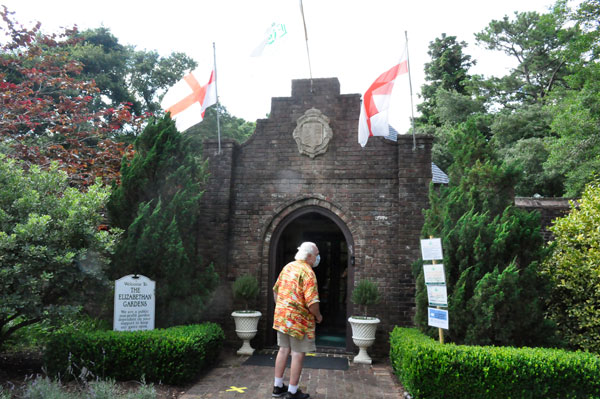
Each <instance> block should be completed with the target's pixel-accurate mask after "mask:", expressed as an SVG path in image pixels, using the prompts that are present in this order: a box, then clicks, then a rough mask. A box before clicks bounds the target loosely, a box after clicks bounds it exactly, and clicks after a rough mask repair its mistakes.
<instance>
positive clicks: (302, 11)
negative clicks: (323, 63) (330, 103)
mask: <svg viewBox="0 0 600 399" xmlns="http://www.w3.org/2000/svg"><path fill="white" fill-rule="evenodd" d="M300 13H301V14H302V23H303V24H304V38H305V41H306V56H307V57H308V73H309V74H310V92H311V93H312V88H313V77H312V67H311V66H310V52H309V51H308V31H307V30H306V20H305V19H304V7H302V0H300Z"/></svg>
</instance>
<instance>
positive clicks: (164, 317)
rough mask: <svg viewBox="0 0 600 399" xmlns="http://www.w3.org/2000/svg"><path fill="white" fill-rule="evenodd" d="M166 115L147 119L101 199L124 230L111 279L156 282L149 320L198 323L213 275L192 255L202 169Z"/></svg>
mask: <svg viewBox="0 0 600 399" xmlns="http://www.w3.org/2000/svg"><path fill="white" fill-rule="evenodd" d="M187 141H188V140H187V139H184V137H183V136H182V135H181V133H179V132H178V131H177V129H176V128H175V123H174V122H173V121H172V120H171V118H170V117H169V116H168V115H167V116H165V117H164V118H162V119H161V120H158V121H154V122H153V123H150V124H148V126H147V127H146V128H145V129H144V131H143V133H142V134H141V135H140V136H139V137H138V138H137V139H136V141H135V144H134V145H135V149H136V154H135V156H134V158H133V159H132V160H131V161H130V162H123V165H122V167H121V174H122V183H121V185H120V186H119V187H116V188H115V189H114V190H113V194H112V195H111V199H110V201H109V203H108V210H109V216H110V220H111V222H112V224H113V225H116V226H119V227H121V228H123V229H125V230H126V232H125V234H124V238H123V240H122V241H121V242H120V243H119V245H118V246H117V249H116V252H115V257H114V259H113V268H112V271H113V278H119V277H122V276H124V275H127V274H131V273H138V274H143V275H145V276H147V277H149V278H151V279H153V280H155V281H156V324H157V326H163V327H164V326H169V325H175V324H182V323H191V322H197V321H199V316H200V313H201V312H202V310H203V308H204V305H205V302H206V300H207V298H208V296H209V295H210V293H211V291H212V289H213V288H214V287H215V286H216V284H217V280H218V277H217V275H216V273H215V272H214V270H213V267H212V265H209V266H204V265H202V261H201V259H200V257H199V255H198V253H197V248H196V236H197V234H196V232H197V227H198V226H197V220H198V216H199V200H200V198H201V196H202V185H203V182H204V180H205V177H206V171H205V169H204V166H203V165H202V164H199V163H198V162H197V161H196V159H195V157H194V154H193V153H191V151H190V148H191V147H190V146H189V145H188V142H187Z"/></svg>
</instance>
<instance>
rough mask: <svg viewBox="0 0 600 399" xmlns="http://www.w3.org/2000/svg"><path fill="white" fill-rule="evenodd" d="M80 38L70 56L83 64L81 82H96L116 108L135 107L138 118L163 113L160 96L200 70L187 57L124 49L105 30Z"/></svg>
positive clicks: (130, 47)
mask: <svg viewBox="0 0 600 399" xmlns="http://www.w3.org/2000/svg"><path fill="white" fill-rule="evenodd" d="M78 36H79V37H81V38H83V40H82V41H81V42H79V43H77V44H75V45H73V46H72V48H71V49H70V51H69V53H70V55H71V57H73V58H74V59H76V60H78V61H80V62H81V63H82V64H83V70H82V73H81V79H86V80H91V79H93V80H94V81H95V82H96V85H97V86H98V88H99V89H100V91H101V93H102V94H104V95H105V96H106V98H108V99H109V101H110V102H111V103H112V105H113V106H115V105H117V104H120V103H124V102H125V103H130V104H132V105H131V107H132V111H133V112H134V113H135V114H136V115H142V114H143V113H145V112H157V111H159V110H160V109H161V107H160V103H159V98H158V97H159V94H160V93H161V92H165V91H166V90H167V89H168V88H169V87H171V86H173V85H174V84H175V83H176V82H177V81H179V80H180V79H181V78H182V77H183V75H184V73H185V72H186V71H187V70H190V69H193V68H195V67H196V66H197V63H196V62H195V61H194V60H193V59H191V58H190V57H188V56H186V55H185V54H183V53H172V54H171V55H169V56H168V57H161V56H160V55H159V54H158V52H156V51H147V50H136V49H135V47H134V46H124V45H122V44H120V43H119V40H118V39H117V38H116V37H115V36H114V35H113V34H112V33H111V32H110V30H109V29H108V28H105V27H101V28H97V29H89V30H86V31H83V32H81V33H80V34H79V35H78ZM97 102H98V103H97V104H96V105H97V106H101V105H102V103H101V102H100V100H99V99H98V101H97Z"/></svg>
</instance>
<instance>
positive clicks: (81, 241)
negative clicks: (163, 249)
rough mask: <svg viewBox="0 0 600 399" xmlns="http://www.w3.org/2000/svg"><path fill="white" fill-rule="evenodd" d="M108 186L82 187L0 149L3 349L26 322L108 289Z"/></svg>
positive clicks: (59, 313) (112, 238)
mask: <svg viewBox="0 0 600 399" xmlns="http://www.w3.org/2000/svg"><path fill="white" fill-rule="evenodd" d="M109 194H110V190H109V189H108V188H106V187H102V186H101V185H100V184H94V185H92V186H90V187H88V190H87V192H85V193H84V192H80V191H79V190H77V189H76V188H73V187H70V186H69V181H68V179H67V175H66V173H64V172H60V171H59V170H58V165H57V164H53V165H51V166H50V168H49V170H42V169H41V168H40V167H38V166H35V165H32V166H31V167H29V168H28V169H27V170H25V165H24V164H22V163H19V162H16V161H14V160H11V159H8V158H7V157H6V156H4V155H2V154H0V304H1V306H0V347H2V344H3V343H4V342H5V341H6V339H8V338H9V337H10V336H11V335H12V334H13V333H14V332H15V331H18V330H19V329H20V328H23V327H26V326H28V325H31V324H34V323H37V322H40V321H42V320H48V319H50V318H52V317H58V318H63V317H64V316H65V314H66V313H68V312H71V311H72V310H73V308H74V307H77V306H80V305H82V304H85V303H89V302H93V301H94V300H95V299H96V294H101V293H103V292H105V290H107V289H108V287H109V281H108V280H107V279H106V276H105V275H104V272H105V269H106V266H107V264H108V255H109V254H110V253H111V252H112V250H113V246H114V244H115V242H116V240H117V238H118V234H116V233H115V232H114V231H106V230H105V229H104V228H103V227H101V226H102V225H101V223H102V210H103V209H104V206H105V204H106V201H107V199H108V196H109Z"/></svg>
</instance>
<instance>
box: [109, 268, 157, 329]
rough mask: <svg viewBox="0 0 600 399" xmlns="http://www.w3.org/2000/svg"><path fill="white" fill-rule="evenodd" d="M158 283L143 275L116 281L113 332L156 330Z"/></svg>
mask: <svg viewBox="0 0 600 399" xmlns="http://www.w3.org/2000/svg"><path fill="white" fill-rule="evenodd" d="M155 288H156V283H155V282H154V281H152V280H150V279H149V278H148V277H145V276H141V275H133V274H130V275H127V276H125V277H121V278H120V279H118V280H117V281H115V312H114V317H113V330H115V331H138V330H154V305H155V300H156V298H155V293H154V290H155Z"/></svg>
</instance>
